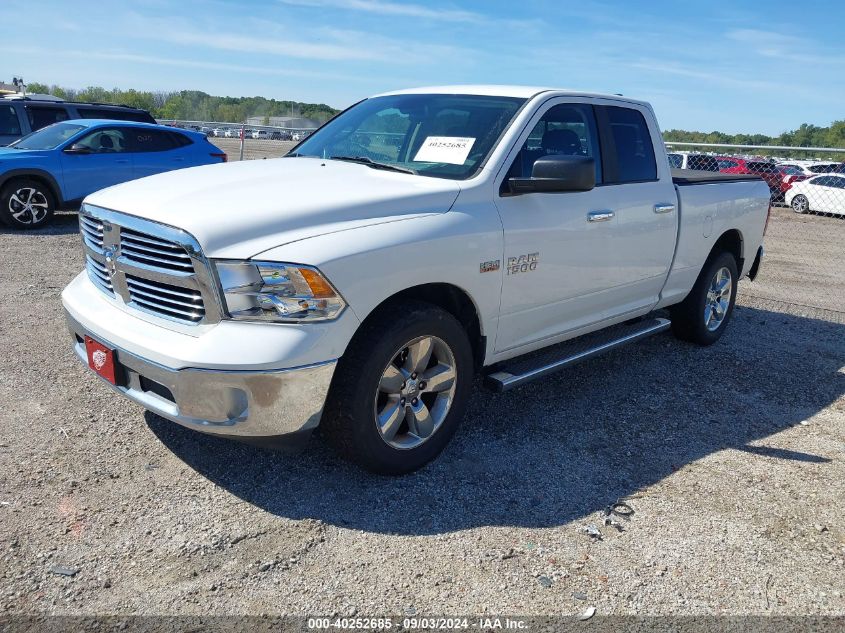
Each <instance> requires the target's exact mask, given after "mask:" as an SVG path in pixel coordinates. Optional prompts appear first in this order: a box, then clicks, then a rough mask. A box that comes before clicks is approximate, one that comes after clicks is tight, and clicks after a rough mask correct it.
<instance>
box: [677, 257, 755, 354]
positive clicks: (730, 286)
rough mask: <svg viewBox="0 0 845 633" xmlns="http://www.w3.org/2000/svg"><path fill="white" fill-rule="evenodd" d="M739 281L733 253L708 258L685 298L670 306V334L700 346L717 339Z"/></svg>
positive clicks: (723, 328) (730, 308)
mask: <svg viewBox="0 0 845 633" xmlns="http://www.w3.org/2000/svg"><path fill="white" fill-rule="evenodd" d="M738 281H739V274H738V272H737V265H736V259H734V256H733V255H732V254H730V253H720V254H719V255H716V256H715V257H711V258H710V259H709V260H708V261H707V263H706V264H705V265H704V268H703V269H702V271H701V273H700V274H699V276H698V279H697V280H696V282H695V285H694V286H693V287H692V290H690V293H689V295H687V298H686V299H684V300H683V301H682V302H681V303H679V304H678V305H676V306H672V307H671V308H670V312H671V316H672V332H673V334H675V336H676V337H677V338H679V339H682V340H685V341H690V342H692V343H698V344H699V345H712V344H713V343H715V342H716V341H718V340H719V339H720V338H721V337H722V334H724V332H725V328H726V327H727V325H728V322H729V321H730V319H731V316H732V315H733V309H734V304H735V302H736V290H737V282H738Z"/></svg>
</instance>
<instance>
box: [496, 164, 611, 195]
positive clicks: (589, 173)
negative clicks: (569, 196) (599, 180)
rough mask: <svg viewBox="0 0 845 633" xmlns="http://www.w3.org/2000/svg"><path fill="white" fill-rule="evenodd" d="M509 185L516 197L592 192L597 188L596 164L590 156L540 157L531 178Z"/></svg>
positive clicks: (512, 181) (514, 179)
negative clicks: (521, 195)
mask: <svg viewBox="0 0 845 633" xmlns="http://www.w3.org/2000/svg"><path fill="white" fill-rule="evenodd" d="M508 185H509V187H510V191H511V193H512V194H514V195H516V194H522V193H538V192H542V193H556V192H564V191H590V189H593V188H594V187H595V186H596V161H595V160H594V159H593V158H589V157H587V156H563V155H556V154H552V155H550V156H541V157H540V158H538V159H537V160H536V161H534V166H533V167H532V169H531V177H530V178H509V179H508Z"/></svg>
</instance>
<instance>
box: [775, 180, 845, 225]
mask: <svg viewBox="0 0 845 633" xmlns="http://www.w3.org/2000/svg"><path fill="white" fill-rule="evenodd" d="M786 203H787V204H788V205H789V206H791V207H792V210H793V211H795V213H810V212H813V211H816V212H819V213H831V214H834V215H845V175H840V174H822V175H819V176H813V177H812V178H809V179H807V180H803V181H801V182H796V183H794V184H793V185H792V187H790V189H789V191H787V192H786Z"/></svg>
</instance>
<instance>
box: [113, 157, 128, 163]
mask: <svg viewBox="0 0 845 633" xmlns="http://www.w3.org/2000/svg"><path fill="white" fill-rule="evenodd" d="M114 162H116V163H117V164H118V165H125V164H126V163H128V162H129V159H128V158H121V159H119V160H116V161H114Z"/></svg>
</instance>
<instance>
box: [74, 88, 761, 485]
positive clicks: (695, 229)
mask: <svg viewBox="0 0 845 633" xmlns="http://www.w3.org/2000/svg"><path fill="white" fill-rule="evenodd" d="M768 205H769V188H768V187H767V186H766V183H765V182H763V180H761V179H759V178H757V177H755V176H732V175H726V174H719V173H710V172H694V171H678V172H673V171H671V170H670V167H669V162H668V160H667V157H666V151H665V148H664V145H663V142H662V139H661V134H660V130H659V128H658V125H657V121H656V119H655V116H654V113H653V111H652V109H651V107H650V106H649V105H648V104H647V103H644V102H642V101H635V100H632V99H628V98H625V97H621V96H609V95H597V94H586V93H580V92H567V91H561V90H550V89H539V88H537V89H534V88H526V87H502V86H460V87H455V86H452V87H440V88H428V89H418V90H408V91H402V92H394V93H389V94H382V95H379V96H376V97H372V98H369V99H365V100H363V101H361V102H359V103H357V104H355V105H354V106H352V107H351V108H349V109H347V110H346V111H344V112H342V113H341V114H340V115H338V116H337V117H335V118H334V119H332V120H331V121H329V122H328V123H327V124H325V125H324V126H323V127H322V128H320V129H319V130H317V131H316V132H315V133H314V134H312V135H310V136H309V137H308V138H307V139H306V140H304V141H302V142H301V143H300V144H299V145H297V146H296V147H295V148H294V149H293V150H292V151H291V152H289V153H288V154H287V155H286V156H285V157H282V158H279V159H274V160H262V161H251V162H250V161H247V162H239V163H230V164H225V165H224V164H221V165H212V166H206V167H198V168H192V169H185V170H180V171H177V172H173V173H168V174H162V175H157V176H152V177H149V178H144V179H141V180H137V181H134V182H131V183H127V184H122V185H118V186H115V187H111V188H109V189H105V190H102V191H99V192H97V193H95V194H92V195H90V196H89V197H88V198H87V199H86V200H85V201H84V204H83V206H82V210H81V212H80V228H81V233H82V242H83V249H84V252H85V261H86V269H85V271H83V272H82V273H80V275H79V276H78V277H76V278H75V279H74V280H73V281H72V282H71V283H70V284H69V285H68V286H67V288H66V289H65V290H64V292H63V294H62V300H63V303H64V307H65V310H66V312H67V322H68V324H69V327H70V331H71V334H72V337H73V345H74V348H75V350H76V353H77V354H78V356H79V358H80V360H81V361H82V362H84V363H85V364H86V365H88V366H89V367H90V368H91V369H92V370H93V371H94V372H96V373H97V374H98V375H99V376H100V377H101V378H103V379H104V380H105V381H107V382H108V383H109V384H110V385H111V386H113V388H114V389H116V390H117V391H118V392H120V393H122V394H124V395H125V396H127V397H129V398H131V399H132V400H134V401H136V402H138V403H140V404H141V405H143V406H144V407H146V408H147V409H149V410H150V411H153V412H155V413H157V414H159V415H161V416H163V417H165V418H168V419H170V420H172V421H174V422H177V423H179V424H182V425H184V426H186V427H189V428H192V429H196V430H198V431H203V432H205V433H212V434H215V435H220V436H229V437H232V438H239V439H242V440H247V441H252V442H259V443H267V444H269V443H271V442H274V443H277V442H278V440H279V438H281V439H282V440H286V441H288V442H294V441H296V440H300V439H302V438H303V437H305V436H307V435H308V434H310V433H311V432H312V431H313V430H314V429H316V428H317V427H318V425H319V428H320V430H321V433H322V435H323V436H324V437H325V438H326V439H327V441H329V442H330V443H331V444H332V445H333V446H334V447H336V448H337V449H338V451H339V452H340V453H341V454H342V455H344V456H346V457H348V458H350V459H353V460H355V461H357V462H358V463H359V464H361V465H363V466H364V467H366V468H369V469H371V470H373V471H377V472H381V473H403V472H408V471H411V470H414V469H417V468H419V467H421V466H422V465H424V464H425V463H426V462H428V461H429V460H431V459H433V458H434V457H435V456H437V455H438V453H439V452H440V451H441V450H442V449H443V448H444V446H445V445H446V443H447V442H448V441H449V439H450V438H451V437H452V435H453V434H454V433H455V430H456V428H457V427H458V424H459V422H460V419H461V417H462V416H463V414H464V411H465V408H466V406H467V401H468V399H469V396H470V391H471V389H472V385H473V377H474V375H475V374H476V373H477V372H483V373H484V374H485V375H486V381H487V384H488V385H490V386H491V387H493V388H494V389H501V390H503V389H508V388H511V387H514V386H517V385H520V384H522V383H524V382H526V381H528V380H532V379H536V378H539V377H541V376H544V375H546V374H548V373H549V372H551V371H554V370H557V369H560V368H561V367H566V366H569V365H571V364H573V363H574V362H576V361H579V360H583V359H585V358H588V357H590V356H593V355H595V354H598V353H600V352H603V351H606V350H609V349H612V348H614V347H616V346H619V345H622V344H624V343H629V342H631V341H635V340H637V339H640V338H643V337H644V336H647V335H650V334H654V333H656V332H660V331H662V330H666V329H668V328H670V327H671V329H672V331H673V332H674V334H675V335H676V336H677V337H679V338H681V339H684V340H687V341H692V342H694V343H698V344H702V345H708V344H711V343H714V342H715V341H717V340H718V339H719V338H720V337H721V336H722V334H723V333H724V331H725V328H726V327H727V325H728V322H729V320H730V318H731V313H732V310H733V306H734V300H735V297H736V291H737V283H738V281H739V280H740V279H741V278H742V277H744V276H750V277H752V279H753V277H754V275H756V273H757V270H758V268H759V265H760V260H761V257H762V253H763V249H762V241H763V233H764V231H765V225H766V222H767V219H768V215H767V212H768ZM618 388H620V389H624V385H620V386H619V387H618Z"/></svg>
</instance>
